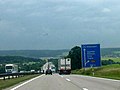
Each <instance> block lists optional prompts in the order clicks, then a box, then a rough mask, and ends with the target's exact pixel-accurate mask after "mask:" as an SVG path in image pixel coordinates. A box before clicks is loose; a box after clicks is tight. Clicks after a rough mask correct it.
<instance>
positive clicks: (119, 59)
mask: <svg viewBox="0 0 120 90" xmlns="http://www.w3.org/2000/svg"><path fill="white" fill-rule="evenodd" d="M109 59H111V60H113V61H114V62H120V58H111V57H105V58H102V60H109Z"/></svg>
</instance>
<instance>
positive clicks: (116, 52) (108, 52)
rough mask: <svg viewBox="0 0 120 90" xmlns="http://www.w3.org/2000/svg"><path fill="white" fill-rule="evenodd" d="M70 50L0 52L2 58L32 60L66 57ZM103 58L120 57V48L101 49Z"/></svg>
mask: <svg viewBox="0 0 120 90" xmlns="http://www.w3.org/2000/svg"><path fill="white" fill-rule="evenodd" d="M69 51H70V50H68V49H64V50H0V56H23V57H31V58H44V57H60V56H66V55H67V54H68V52H69ZM101 56H102V57H120V48H101Z"/></svg>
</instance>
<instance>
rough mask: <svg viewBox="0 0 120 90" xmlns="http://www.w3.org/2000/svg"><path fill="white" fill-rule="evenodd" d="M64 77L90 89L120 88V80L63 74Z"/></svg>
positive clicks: (111, 89)
mask: <svg viewBox="0 0 120 90" xmlns="http://www.w3.org/2000/svg"><path fill="white" fill-rule="evenodd" d="M63 78H68V79H70V80H71V83H74V84H75V85H78V86H81V87H83V88H87V89H88V90H120V80H112V79H103V78H95V77H89V76H80V75H63Z"/></svg>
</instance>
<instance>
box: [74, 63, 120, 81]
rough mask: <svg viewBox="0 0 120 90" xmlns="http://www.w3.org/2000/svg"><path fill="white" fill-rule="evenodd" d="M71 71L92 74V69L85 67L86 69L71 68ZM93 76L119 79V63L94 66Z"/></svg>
mask: <svg viewBox="0 0 120 90" xmlns="http://www.w3.org/2000/svg"><path fill="white" fill-rule="evenodd" d="M72 73H73V74H80V75H88V76H93V69H92V68H87V69H86V70H84V69H79V70H73V71H72ZM94 76H95V77H102V78H109V79H116V80H120V65H119V64H113V65H106V66H102V67H100V68H94Z"/></svg>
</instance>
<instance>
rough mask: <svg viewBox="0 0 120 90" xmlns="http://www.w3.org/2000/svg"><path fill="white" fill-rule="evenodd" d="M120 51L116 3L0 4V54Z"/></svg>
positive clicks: (45, 0)
mask: <svg viewBox="0 0 120 90" xmlns="http://www.w3.org/2000/svg"><path fill="white" fill-rule="evenodd" d="M86 43H100V44H101V47H120V0H0V50H20V49H22V50H24V49H37V50H39V49H71V48H72V47H74V46H76V45H79V46H80V45H81V44H86Z"/></svg>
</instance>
